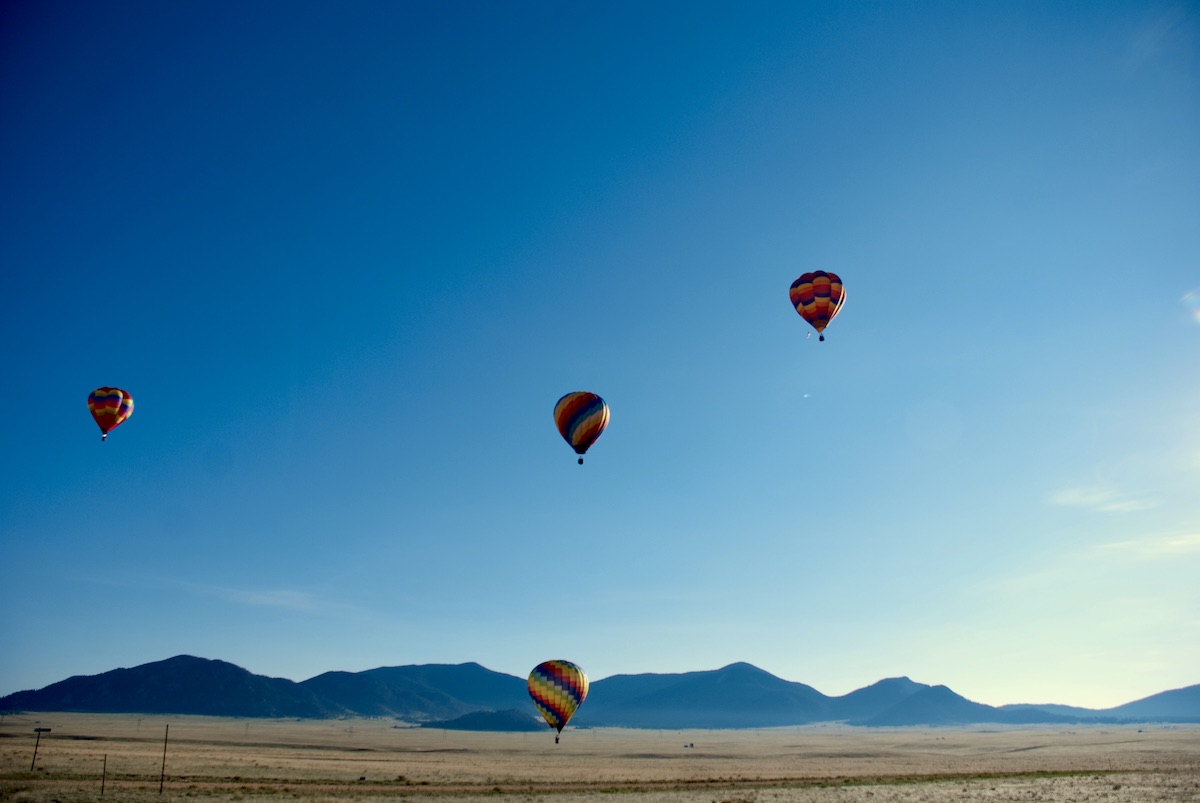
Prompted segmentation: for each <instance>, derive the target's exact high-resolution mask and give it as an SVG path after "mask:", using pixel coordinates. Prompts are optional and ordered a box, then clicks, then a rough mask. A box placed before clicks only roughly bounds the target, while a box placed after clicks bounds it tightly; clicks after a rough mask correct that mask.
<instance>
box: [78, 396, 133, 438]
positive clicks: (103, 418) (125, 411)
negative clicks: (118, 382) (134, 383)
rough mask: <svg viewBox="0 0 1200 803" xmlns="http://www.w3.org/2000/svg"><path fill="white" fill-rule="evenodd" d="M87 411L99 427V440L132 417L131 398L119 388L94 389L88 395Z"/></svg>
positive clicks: (106, 436)
mask: <svg viewBox="0 0 1200 803" xmlns="http://www.w3.org/2000/svg"><path fill="white" fill-rule="evenodd" d="M88 410H89V411H91V413H92V418H94V419H96V424H97V425H99V427H100V440H102V441H103V440H107V439H108V433H109V432H112V431H113V430H114V429H116V428H117V427H119V426H121V424H123V423H125V420H126V419H127V418H129V416H131V415H133V397H132V396H130V395H129V393H128V392H127V391H124V390H121V389H120V388H96V389H95V390H93V391H92V392H91V393H90V394H89V395H88Z"/></svg>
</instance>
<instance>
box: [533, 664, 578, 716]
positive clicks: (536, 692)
mask: <svg viewBox="0 0 1200 803" xmlns="http://www.w3.org/2000/svg"><path fill="white" fill-rule="evenodd" d="M587 693H588V679H587V675H585V674H583V670H582V669H580V668H579V667H578V666H576V665H575V664H573V663H571V662H570V661H545V662H544V663H540V664H538V665H537V666H535V667H534V668H533V671H532V672H530V673H529V696H530V697H532V698H533V704H534V705H535V706H537V710H538V712H539V713H540V714H541V715H542V717H543V718H544V719H545V720H546V722H548V723H549V724H550V727H552V728H555V729H557V730H558V732H559V733H562V729H563V728H564V727H566V724H567V722H568V721H570V719H571V716H572V715H573V714H574V713H575V710H576V709H577V708H579V706H580V705H581V704H582V703H583V700H584V698H585V697H587Z"/></svg>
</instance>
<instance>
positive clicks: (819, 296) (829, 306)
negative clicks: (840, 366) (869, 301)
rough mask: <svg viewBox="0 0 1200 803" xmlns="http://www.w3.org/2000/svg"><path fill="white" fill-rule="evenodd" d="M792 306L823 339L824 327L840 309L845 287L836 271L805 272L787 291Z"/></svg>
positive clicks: (843, 299) (844, 296) (844, 295)
mask: <svg viewBox="0 0 1200 803" xmlns="http://www.w3.org/2000/svg"><path fill="white" fill-rule="evenodd" d="M788 295H789V296H791V299H792V306H793V307H795V308H796V312H798V313H800V317H801V318H803V319H804V320H806V321H808V322H809V324H811V325H812V328H813V329H816V330H817V333H818V334H820V335H821V340H824V339H825V335H824V332H825V327H826V326H828V325H829V322H830V321H832V320H833V319H834V317H835V316H837V314H838V313H839V312H840V311H841V309H842V304H843V303H845V301H846V288H845V287H843V286H842V280H841V278H840V277H839V276H838V275H837V274H836V273H826V272H825V271H823V270H818V271H813V272H812V273H806V274H804V275H803V276H801V277H800V278H799V279H797V280H796V281H794V282H792V289H791V290H790V291H789V293H788Z"/></svg>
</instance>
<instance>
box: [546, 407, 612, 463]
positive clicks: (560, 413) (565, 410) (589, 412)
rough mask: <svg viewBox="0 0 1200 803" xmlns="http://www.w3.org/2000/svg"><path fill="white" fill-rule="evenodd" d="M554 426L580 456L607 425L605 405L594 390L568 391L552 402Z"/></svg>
mask: <svg viewBox="0 0 1200 803" xmlns="http://www.w3.org/2000/svg"><path fill="white" fill-rule="evenodd" d="M554 425H555V426H556V427H558V431H559V433H560V434H561V435H562V436H563V440H565V441H566V442H567V444H568V445H570V447H571V448H572V449H574V450H575V454H577V455H583V454H584V453H585V452H587V450H588V448H589V447H590V446H591V445H592V444H593V443H595V442H596V438H599V437H600V434H601V433H602V432H604V428H605V427H607V426H608V405H607V404H605V403H604V399H602V398H600V397H599V396H597V395H596V394H595V393H588V392H587V391H583V390H581V391H577V392H575V393H568V394H567V395H566V396H563V397H562V398H561V399H559V400H558V403H557V404H555V405H554ZM579 463H580V465H582V464H583V457H580V458H579Z"/></svg>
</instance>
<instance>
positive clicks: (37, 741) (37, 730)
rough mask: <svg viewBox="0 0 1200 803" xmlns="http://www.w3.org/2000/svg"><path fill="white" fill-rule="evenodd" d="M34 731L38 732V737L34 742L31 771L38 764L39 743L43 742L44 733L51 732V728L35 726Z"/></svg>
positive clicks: (30, 764)
mask: <svg viewBox="0 0 1200 803" xmlns="http://www.w3.org/2000/svg"><path fill="white" fill-rule="evenodd" d="M33 732H34V733H36V734H37V739H35V740H34V742H33V761H30V762H29V771H30V772H33V768H34V767H35V766H37V751H38V745H39V744H41V743H42V734H43V733H49V732H50V729H49V728H34V729H33Z"/></svg>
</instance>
